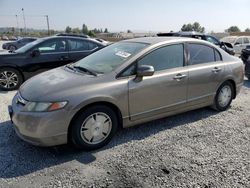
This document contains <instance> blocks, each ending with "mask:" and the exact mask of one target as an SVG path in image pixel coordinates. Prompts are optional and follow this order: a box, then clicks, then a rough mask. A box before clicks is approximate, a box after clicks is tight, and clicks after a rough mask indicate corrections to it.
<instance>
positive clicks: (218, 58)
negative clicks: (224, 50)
mask: <svg viewBox="0 0 250 188" xmlns="http://www.w3.org/2000/svg"><path fill="white" fill-rule="evenodd" d="M214 53H215V54H214V55H215V61H221V60H222V58H221V55H220V53H219V52H218V51H217V50H214Z"/></svg>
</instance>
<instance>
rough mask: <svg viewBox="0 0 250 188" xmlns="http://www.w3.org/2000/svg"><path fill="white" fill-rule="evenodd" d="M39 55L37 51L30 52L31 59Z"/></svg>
mask: <svg viewBox="0 0 250 188" xmlns="http://www.w3.org/2000/svg"><path fill="white" fill-rule="evenodd" d="M39 55H40V51H39V50H33V51H32V52H31V56H32V57H37V56H39Z"/></svg>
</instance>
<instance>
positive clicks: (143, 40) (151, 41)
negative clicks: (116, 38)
mask: <svg viewBox="0 0 250 188" xmlns="http://www.w3.org/2000/svg"><path fill="white" fill-rule="evenodd" d="M192 41H193V42H197V41H199V42H203V43H204V41H203V40H198V39H194V38H185V37H141V38H134V39H128V40H124V41H122V42H138V43H146V44H150V45H153V44H157V43H162V42H166V43H167V42H169V43H170V42H192Z"/></svg>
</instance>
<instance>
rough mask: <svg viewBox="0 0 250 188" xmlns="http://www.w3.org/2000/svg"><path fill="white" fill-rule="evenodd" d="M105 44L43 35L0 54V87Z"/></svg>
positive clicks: (9, 86) (15, 83)
mask: <svg viewBox="0 0 250 188" xmlns="http://www.w3.org/2000/svg"><path fill="white" fill-rule="evenodd" d="M103 47H105V45H104V44H102V43H100V42H98V41H96V40H92V39H89V38H80V37H66V36H65V37H59V36H54V37H47V38H41V39H37V40H36V41H34V42H32V43H28V44H27V45H25V46H24V47H22V48H20V49H18V50H16V51H9V52H1V53H0V90H1V89H2V90H14V89H17V88H19V86H20V85H21V84H22V82H23V81H25V80H27V79H28V78H30V77H31V76H34V75H36V74H38V73H40V72H43V71H46V70H49V69H52V68H56V67H59V66H63V65H66V64H68V63H73V62H75V61H78V60H79V59H82V58H84V57H86V56H87V55H89V54H91V53H93V52H95V51H97V50H99V49H101V48H103Z"/></svg>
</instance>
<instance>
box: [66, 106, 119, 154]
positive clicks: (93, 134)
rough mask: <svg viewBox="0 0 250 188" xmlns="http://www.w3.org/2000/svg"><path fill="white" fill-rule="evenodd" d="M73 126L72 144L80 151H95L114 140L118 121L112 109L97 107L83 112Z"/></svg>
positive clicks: (71, 133)
mask: <svg viewBox="0 0 250 188" xmlns="http://www.w3.org/2000/svg"><path fill="white" fill-rule="evenodd" d="M71 126H72V127H71V131H70V132H69V138H70V139H71V143H73V145H74V146H75V147H77V148H79V149H84V150H94V149H98V148H100V147H103V146H104V145H106V144H107V143H108V142H109V141H110V140H111V139H112V137H113V136H114V134H115V133H116V131H117V127H118V120H117V116H116V114H115V112H114V111H113V110H112V109H111V108H109V107H107V106H103V105H97V106H92V107H90V108H88V109H86V110H85V111H83V112H81V113H80V114H79V115H78V117H77V118H76V119H75V120H74V121H73V123H72V125H71Z"/></svg>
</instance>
